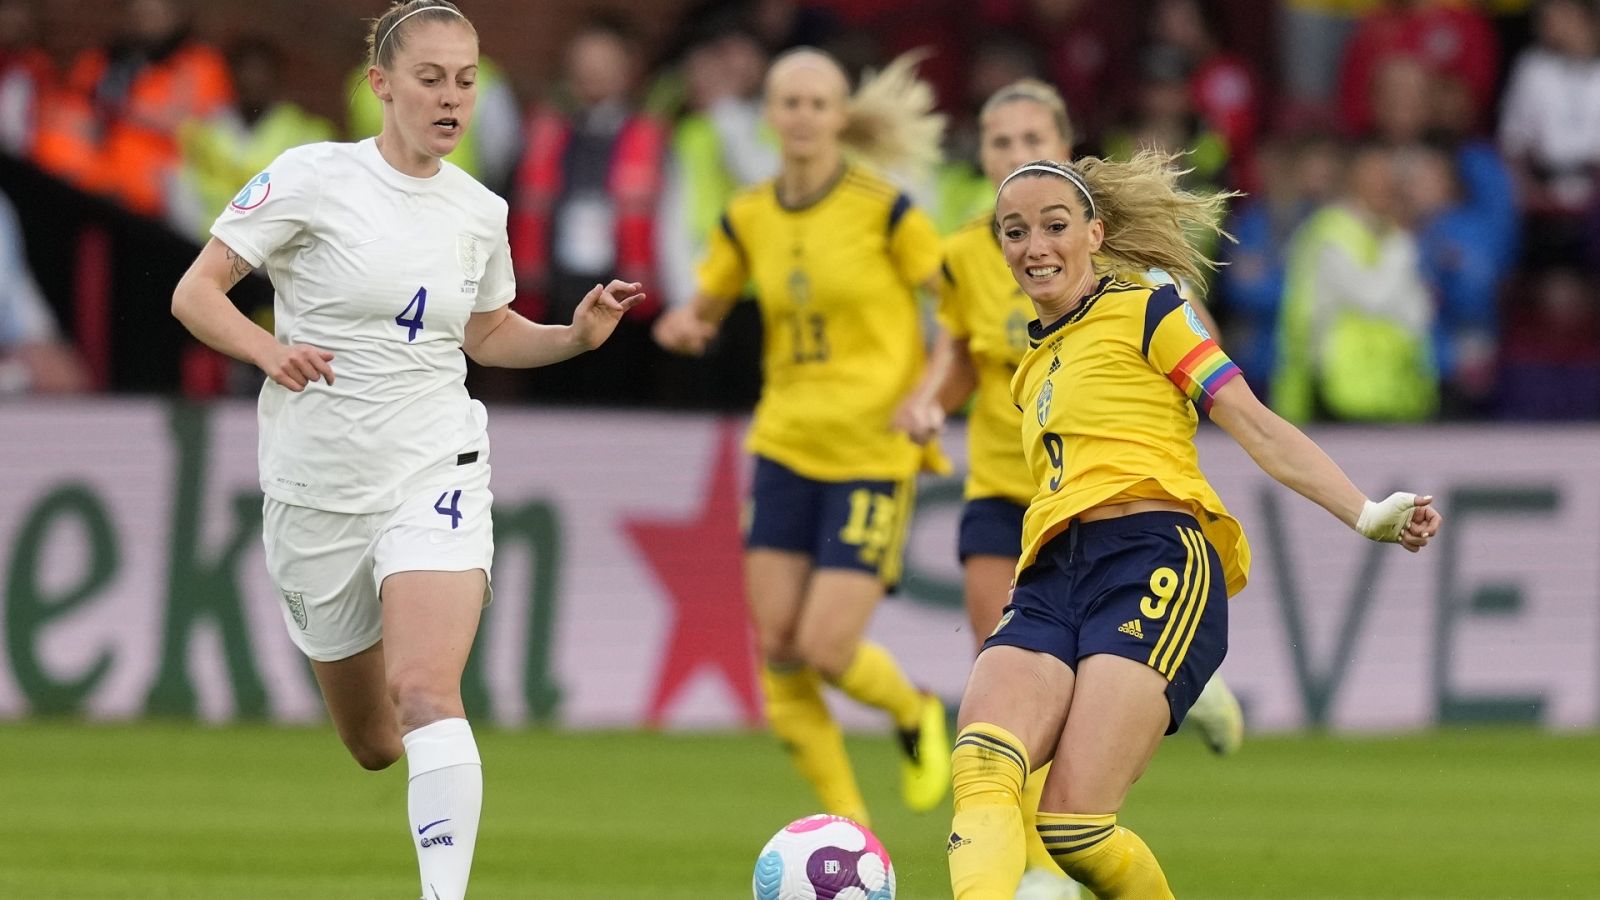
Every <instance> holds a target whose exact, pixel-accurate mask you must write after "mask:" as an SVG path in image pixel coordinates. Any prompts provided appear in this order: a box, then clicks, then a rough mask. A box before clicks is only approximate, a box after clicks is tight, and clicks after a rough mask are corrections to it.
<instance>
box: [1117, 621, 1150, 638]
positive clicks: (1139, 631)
mask: <svg viewBox="0 0 1600 900" xmlns="http://www.w3.org/2000/svg"><path fill="white" fill-rule="evenodd" d="M1117 630H1118V631H1120V632H1122V633H1123V634H1131V635H1133V636H1134V637H1136V638H1138V639H1139V640H1141V641H1142V640H1144V625H1143V624H1142V623H1141V622H1140V621H1139V620H1138V619H1129V620H1128V621H1126V622H1123V623H1122V624H1121V625H1119V626H1117Z"/></svg>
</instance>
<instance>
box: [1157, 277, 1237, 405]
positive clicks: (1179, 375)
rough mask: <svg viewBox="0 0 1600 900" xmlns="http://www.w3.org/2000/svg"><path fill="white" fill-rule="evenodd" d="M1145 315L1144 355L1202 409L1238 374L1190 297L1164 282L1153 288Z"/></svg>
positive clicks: (1235, 366)
mask: <svg viewBox="0 0 1600 900" xmlns="http://www.w3.org/2000/svg"><path fill="white" fill-rule="evenodd" d="M1147 302H1148V305H1147V306H1146V307H1145V315H1144V347H1143V349H1144V355H1145V358H1146V359H1148V360H1149V361H1150V365H1151V366H1152V367H1154V368H1155V370H1156V371H1157V372H1160V373H1161V374H1162V375H1163V376H1165V377H1166V378H1167V379H1169V380H1170V381H1171V382H1172V383H1173V384H1174V385H1175V386H1176V387H1177V388H1178V390H1180V391H1182V392H1183V393H1184V395H1185V396H1187V397H1188V398H1189V399H1190V401H1192V402H1193V403H1194V404H1195V405H1196V406H1198V407H1200V408H1201V409H1202V410H1207V411H1209V410H1210V409H1211V400H1212V398H1213V397H1215V396H1216V395H1217V391H1218V390H1219V389H1220V388H1221V387H1222V386H1223V385H1224V384H1227V383H1228V382H1229V381H1232V380H1233V379H1234V378H1236V377H1238V375H1239V367H1238V366H1237V365H1234V362H1233V360H1231V359H1229V358H1228V355H1227V354H1226V353H1223V352H1222V348H1221V347H1218V346H1217V342H1216V341H1214V340H1212V338H1211V335H1210V333H1209V332H1207V331H1206V327H1205V326H1204V325H1202V324H1200V318H1199V316H1197V315H1195V312H1194V309H1193V308H1192V307H1190V306H1189V303H1188V301H1186V300H1184V299H1183V298H1182V297H1180V296H1179V295H1178V291H1177V289H1176V288H1175V287H1174V286H1172V285H1170V284H1166V285H1162V286H1161V287H1160V288H1158V289H1156V290H1154V291H1151V292H1150V298H1149V300H1148V301H1147Z"/></svg>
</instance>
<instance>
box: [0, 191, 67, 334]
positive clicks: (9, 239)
mask: <svg viewBox="0 0 1600 900" xmlns="http://www.w3.org/2000/svg"><path fill="white" fill-rule="evenodd" d="M0 273H3V274H0V348H9V347H15V346H25V345H27V344H44V343H49V342H50V341H53V340H55V339H56V336H57V333H58V332H57V329H56V319H55V314H54V313H53V312H51V310H50V305H49V304H48V303H47V302H45V299H44V294H43V293H42V292H41V291H40V290H39V285H38V283H37V282H35V281H34V280H33V272H32V270H30V269H29V268H28V257H27V254H26V252H25V251H24V248H23V245H22V225H21V222H20V221H19V220H18V218H17V213H16V210H15V209H14V208H13V207H12V205H11V201H10V200H9V199H7V198H6V197H5V195H4V194H0Z"/></svg>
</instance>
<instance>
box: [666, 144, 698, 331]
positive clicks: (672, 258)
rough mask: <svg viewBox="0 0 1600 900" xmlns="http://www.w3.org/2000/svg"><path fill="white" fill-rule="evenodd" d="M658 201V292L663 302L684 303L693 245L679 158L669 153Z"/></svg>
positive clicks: (690, 285)
mask: <svg viewBox="0 0 1600 900" xmlns="http://www.w3.org/2000/svg"><path fill="white" fill-rule="evenodd" d="M665 169H666V177H665V178H664V179H663V184H662V188H661V203H660V207H659V209H658V210H657V212H656V274H657V275H658V276H659V277H660V279H661V284H660V285H659V292H660V293H661V294H662V295H663V296H664V298H665V300H666V302H667V306H669V307H672V308H677V307H679V306H688V305H689V301H691V300H693V299H694V292H695V277H694V264H695V256H696V253H695V246H694V236H693V235H692V234H690V226H689V207H688V204H686V203H685V202H684V199H683V182H684V174H683V162H682V160H680V159H678V157H677V155H676V154H669V155H668V157H667V164H666V166H665Z"/></svg>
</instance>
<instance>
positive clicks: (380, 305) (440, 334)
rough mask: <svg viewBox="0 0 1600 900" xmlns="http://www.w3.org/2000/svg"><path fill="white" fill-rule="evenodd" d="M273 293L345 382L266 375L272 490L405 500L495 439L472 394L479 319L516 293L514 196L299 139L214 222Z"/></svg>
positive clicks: (326, 505)
mask: <svg viewBox="0 0 1600 900" xmlns="http://www.w3.org/2000/svg"><path fill="white" fill-rule="evenodd" d="M211 233H212V234H213V235H214V236H216V238H217V239H218V240H220V241H222V242H223V243H224V244H227V245H228V246H229V247H230V248H232V249H233V251H234V252H235V253H237V254H239V255H240V256H242V257H243V258H244V259H245V260H246V261H247V262H249V263H251V264H252V265H255V266H258V267H259V266H261V265H265V266H266V269H267V275H268V277H269V278H271V280H272V285H273V288H274V289H275V291H276V296H275V298H274V302H273V311H274V313H275V315H276V323H277V327H276V331H277V338H278V341H279V342H280V343H283V344H310V345H311V346H313V347H317V348H319V349H322V350H326V351H328V352H329V353H332V354H333V361H332V363H330V365H331V366H332V367H333V374H334V383H333V384H332V385H331V386H330V385H328V384H326V383H324V382H320V381H317V382H312V383H310V384H308V385H307V386H306V389H305V390H304V391H302V392H300V393H294V392H293V391H290V390H288V389H287V388H284V387H282V386H280V385H279V384H277V383H276V382H274V381H272V380H270V379H269V380H268V381H267V383H266V384H265V385H263V386H262V388H261V399H260V403H259V406H258V418H259V423H260V430H261V434H260V451H259V456H260V469H261V489H262V490H263V491H265V492H266V494H267V495H268V496H269V497H272V498H274V499H276V500H280V501H282V502H284V503H289V504H293V505H296V506H308V507H312V508H315V509H322V510H327V511H330V512H341V513H372V512H380V511H383V510H389V509H394V508H395V507H397V506H398V505H399V504H400V503H401V502H402V501H403V500H404V499H405V497H406V496H407V495H408V494H409V493H411V492H412V491H414V490H415V484H414V482H415V481H416V480H417V479H418V478H419V477H421V476H422V475H423V473H426V472H429V471H430V470H434V469H436V468H437V467H439V466H441V465H453V464H454V463H455V460H456V456H457V454H461V453H470V452H471V451H473V450H487V448H488V435H487V432H486V430H485V425H486V422H487V418H486V416H485V414H484V409H483V404H481V403H479V402H478V401H476V400H473V399H472V398H471V397H469V396H468V395H467V389H466V384H465V380H466V371H467V367H466V357H465V355H464V354H463V353H462V350H461V345H462V341H463V339H464V336H465V332H466V324H467V319H468V317H469V316H470V315H471V314H472V313H474V312H488V311H490V310H494V309H497V308H499V307H501V306H504V305H505V304H506V303H508V302H510V300H511V299H512V296H513V295H514V294H515V292H516V285H515V280H514V276H513V275H512V270H511V249H510V246H509V245H508V243H507V241H506V202H505V201H504V200H502V199H500V198H499V197H497V196H495V195H494V194H493V193H491V192H490V191H489V190H488V189H487V188H485V187H483V186H482V185H480V184H479V183H478V182H476V181H474V180H473V178H472V176H470V175H467V174H466V173H465V172H463V171H461V170H460V169H458V168H456V167H455V166H453V165H451V164H450V163H448V162H446V163H443V164H442V166H441V168H440V171H439V172H438V173H436V174H434V175H433V176H432V177H430V178H414V177H412V176H409V175H405V174H402V173H400V172H398V171H396V170H395V169H394V168H393V167H392V166H390V165H389V164H388V163H387V162H385V161H384V159H383V157H382V156H381V155H380V154H379V152H378V147H377V144H376V142H375V141H373V140H371V139H368V140H365V141H361V142H360V143H356V144H336V143H322V144H309V145H306V146H303V147H296V148H294V149H292V150H287V151H285V152H284V153H283V155H281V156H279V157H278V158H277V159H276V160H275V161H274V162H273V163H272V165H271V167H269V168H268V169H267V170H266V171H265V172H262V173H261V174H260V175H257V176H256V177H255V178H254V179H252V180H251V181H250V183H249V184H247V185H246V186H245V187H244V189H243V190H241V191H240V192H239V195H238V196H237V197H235V198H234V199H233V202H232V203H231V204H229V207H228V209H227V210H225V211H224V212H223V213H222V215H221V216H220V217H219V218H218V219H217V221H216V223H215V224H213V225H212V226H211Z"/></svg>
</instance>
